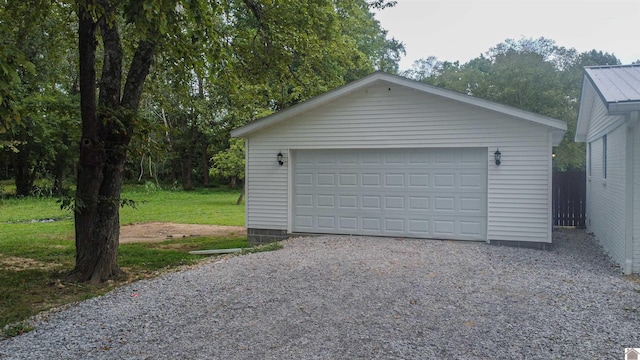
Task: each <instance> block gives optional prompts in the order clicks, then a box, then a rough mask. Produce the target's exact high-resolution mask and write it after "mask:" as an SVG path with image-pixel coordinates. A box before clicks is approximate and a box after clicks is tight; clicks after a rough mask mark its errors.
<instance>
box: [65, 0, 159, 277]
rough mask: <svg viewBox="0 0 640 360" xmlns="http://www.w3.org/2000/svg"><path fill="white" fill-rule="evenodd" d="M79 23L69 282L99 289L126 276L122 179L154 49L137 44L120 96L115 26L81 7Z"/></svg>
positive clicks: (107, 8)
mask: <svg viewBox="0 0 640 360" xmlns="http://www.w3.org/2000/svg"><path fill="white" fill-rule="evenodd" d="M88 3H89V4H88V5H96V4H92V3H91V2H90V1H89V2H88ZM99 5H100V6H102V7H103V8H104V10H105V12H106V13H107V14H109V13H110V12H111V7H110V6H111V5H110V4H109V3H108V2H107V1H106V0H102V1H100V0H99ZM105 18H107V19H108V18H109V17H108V16H105ZM78 20H79V23H78V48H79V55H80V58H79V60H80V61H79V65H80V110H81V116H82V139H81V141H80V161H79V166H78V180H77V181H78V182H77V189H76V203H75V206H76V211H75V229H76V265H75V268H74V269H73V270H72V271H71V273H70V278H71V279H73V280H77V281H91V282H93V283H99V282H103V281H105V280H107V279H109V278H111V277H113V276H116V275H119V274H121V273H122V271H121V270H120V268H119V267H118V242H119V233H120V212H119V209H120V201H121V200H120V191H121V188H122V175H123V170H124V164H125V161H126V152H127V146H128V145H129V142H130V140H131V135H132V133H133V130H134V128H133V123H134V121H133V117H134V116H133V115H134V114H135V112H136V111H137V109H138V105H139V103H140V97H141V95H142V88H143V85H144V82H145V79H146V76H147V74H148V73H149V67H150V66H151V60H152V58H153V50H154V47H153V45H152V44H151V43H150V42H149V41H147V40H142V41H140V42H139V44H138V48H137V50H136V52H135V54H134V56H133V60H132V63H131V67H130V70H129V73H128V75H127V81H126V83H125V86H124V90H121V84H122V60H123V53H122V46H121V43H120V35H119V33H118V30H117V28H116V27H115V24H109V23H108V22H107V21H106V20H104V18H103V20H102V22H100V23H96V22H94V21H93V19H92V18H91V15H90V13H89V12H88V11H87V7H85V6H83V5H82V4H80V5H79V8H78ZM98 26H99V27H100V30H101V39H102V42H103V45H104V58H103V63H102V74H101V78H100V93H99V99H98V100H99V101H98V104H99V105H100V109H101V111H98V106H97V104H96V96H95V94H96V70H95V69H96V44H97V43H96V40H97V39H96V29H97V27H98ZM121 91H122V92H123V94H122V95H121Z"/></svg>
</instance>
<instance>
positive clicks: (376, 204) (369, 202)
mask: <svg viewBox="0 0 640 360" xmlns="http://www.w3.org/2000/svg"><path fill="white" fill-rule="evenodd" d="M381 204H382V201H381V196H379V195H363V196H362V207H363V208H365V209H377V210H379V209H381V206H380V205H381Z"/></svg>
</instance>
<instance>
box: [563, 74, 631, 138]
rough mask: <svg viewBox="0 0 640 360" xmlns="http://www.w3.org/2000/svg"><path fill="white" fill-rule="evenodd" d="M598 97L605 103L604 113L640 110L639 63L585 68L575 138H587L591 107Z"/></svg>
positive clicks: (612, 113) (613, 113)
mask: <svg viewBox="0 0 640 360" xmlns="http://www.w3.org/2000/svg"><path fill="white" fill-rule="evenodd" d="M596 95H597V98H596ZM598 99H599V100H600V101H602V102H603V103H604V105H605V106H606V108H607V115H622V114H625V113H627V112H630V111H638V110H640V65H614V66H589V67H585V69H584V79H583V81H582V93H581V95H580V110H579V112H578V123H577V126H576V137H575V140H576V141H586V136H587V131H588V130H589V120H590V119H591V107H592V104H593V102H594V101H595V100H598Z"/></svg>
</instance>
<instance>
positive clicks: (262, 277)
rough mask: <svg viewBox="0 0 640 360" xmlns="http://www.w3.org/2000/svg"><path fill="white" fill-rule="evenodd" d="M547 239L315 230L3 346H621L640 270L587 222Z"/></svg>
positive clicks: (477, 350) (637, 341)
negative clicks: (631, 270) (518, 242)
mask: <svg viewBox="0 0 640 360" xmlns="http://www.w3.org/2000/svg"><path fill="white" fill-rule="evenodd" d="M554 242H555V246H554V248H553V250H551V251H540V250H530V249H516V248H508V247H496V246H489V245H486V244H482V243H468V242H452V241H425V240H400V239H391V238H368V237H339V236H323V237H318V238H298V239H291V240H287V241H285V242H284V243H283V245H284V246H285V248H284V249H282V250H279V251H275V252H268V253H259V254H249V255H242V256H234V257H228V258H225V259H222V260H220V259H217V260H215V259H212V260H211V261H210V262H207V263H206V264H204V265H202V266H198V267H196V268H194V269H190V270H186V271H181V272H176V273H170V274H165V275H163V276H160V277H158V278H155V279H152V280H145V281H140V282H137V283H134V284H131V285H129V286H125V287H122V288H120V289H117V290H115V291H113V292H111V293H109V294H107V295H105V296H102V297H100V298H95V299H91V300H88V301H84V302H82V303H79V304H76V305H73V306H70V307H67V308H65V309H63V310H59V311H52V312H50V313H48V314H47V316H41V317H40V319H39V320H34V321H35V322H36V323H35V330H34V331H32V332H30V333H27V334H25V335H22V336H19V337H16V338H12V339H8V340H4V341H0V358H3V359H4V358H6V359H89V358H90V359H178V358H180V359H205V358H206V359H355V358H360V359H373V358H381V359H396V358H398V359H400V358H402V359H406V358H411V359H428V358H437V359H443V358H445V359H446V358H456V359H460V358H466V359H485V358H491V359H523V358H527V359H553V358H581V359H588V358H593V359H607V358H611V359H622V358H624V355H623V354H624V348H625V347H640V283H638V281H637V280H634V279H630V278H628V277H624V276H623V275H621V273H620V270H619V269H618V268H617V267H615V266H612V265H611V264H612V263H611V261H610V260H609V259H608V258H607V257H606V256H604V255H603V254H602V251H601V250H600V248H599V247H598V246H597V245H596V244H595V241H594V239H593V238H592V237H590V236H588V235H586V234H585V233H584V231H582V230H559V231H556V232H554Z"/></svg>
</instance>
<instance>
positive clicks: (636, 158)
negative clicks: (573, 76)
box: [576, 65, 640, 274]
mask: <svg viewBox="0 0 640 360" xmlns="http://www.w3.org/2000/svg"><path fill="white" fill-rule="evenodd" d="M639 112H640V65H623V66H596V67H587V68H585V74H584V81H583V83H582V95H581V97H580V113H579V115H578V125H577V128H576V141H580V142H586V143H587V221H586V223H587V229H588V230H589V231H591V232H593V234H594V235H595V236H596V237H597V238H598V239H600V242H601V243H602V246H603V247H604V248H605V250H606V251H607V252H608V253H609V255H611V257H612V258H613V259H614V260H615V261H616V262H617V263H618V264H620V265H621V266H622V267H623V270H624V272H625V273H627V274H630V273H632V272H635V273H638V272H640V130H638V113H639Z"/></svg>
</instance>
